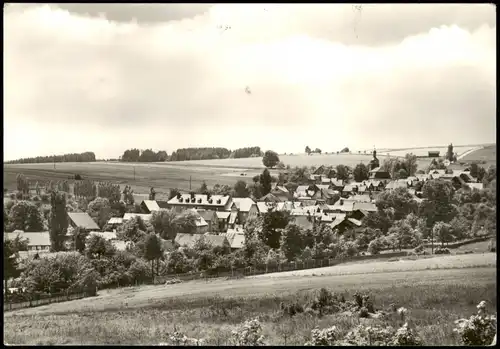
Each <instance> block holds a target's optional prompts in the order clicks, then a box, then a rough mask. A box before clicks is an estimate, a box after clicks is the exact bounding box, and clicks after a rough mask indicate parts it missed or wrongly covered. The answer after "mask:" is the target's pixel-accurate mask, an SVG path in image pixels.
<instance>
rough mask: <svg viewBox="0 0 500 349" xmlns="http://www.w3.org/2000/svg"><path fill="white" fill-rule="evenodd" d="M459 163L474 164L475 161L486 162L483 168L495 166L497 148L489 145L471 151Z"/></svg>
mask: <svg viewBox="0 0 500 349" xmlns="http://www.w3.org/2000/svg"><path fill="white" fill-rule="evenodd" d="M460 161H464V162H476V161H486V164H484V165H483V166H489V165H496V163H497V147H496V145H490V146H487V147H484V148H482V149H478V150H476V151H473V152H471V153H469V154H467V155H466V156H464V157H463V158H461V159H460Z"/></svg>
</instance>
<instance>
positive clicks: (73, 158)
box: [5, 151, 96, 164]
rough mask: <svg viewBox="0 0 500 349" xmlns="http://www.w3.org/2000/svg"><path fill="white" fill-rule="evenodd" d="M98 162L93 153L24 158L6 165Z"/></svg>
mask: <svg viewBox="0 0 500 349" xmlns="http://www.w3.org/2000/svg"><path fill="white" fill-rule="evenodd" d="M94 161H96V158H95V154H94V153H93V152H90V151H88V152H84V153H80V154H78V153H72V154H64V155H52V156H36V157H33V158H22V159H18V160H11V161H6V162H5V163H6V164H37V163H52V162H94Z"/></svg>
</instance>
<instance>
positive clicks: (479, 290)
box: [4, 280, 496, 345]
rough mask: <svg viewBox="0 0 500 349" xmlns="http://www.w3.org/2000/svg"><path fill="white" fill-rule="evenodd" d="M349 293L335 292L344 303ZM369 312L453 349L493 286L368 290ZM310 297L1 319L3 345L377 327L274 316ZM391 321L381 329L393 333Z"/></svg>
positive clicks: (279, 336)
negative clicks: (254, 328)
mask: <svg viewBox="0 0 500 349" xmlns="http://www.w3.org/2000/svg"><path fill="white" fill-rule="evenodd" d="M356 291H357V290H356V289H347V290H345V291H344V292H342V294H344V295H345V297H346V298H349V299H351V298H352V295H353V294H354V293H355V292H356ZM368 293H369V294H370V296H371V299H373V302H374V305H375V308H376V309H382V310H387V309H389V308H390V306H391V305H395V306H397V307H399V306H404V307H406V308H408V309H409V310H410V312H411V319H412V323H413V324H414V326H415V327H416V330H417V333H418V334H419V335H420V336H421V338H422V339H423V341H424V345H458V344H459V341H458V337H457V335H456V334H455V333H454V332H453V327H454V323H453V322H454V320H457V319H459V318H463V317H468V316H469V315H471V314H473V313H475V311H476V304H477V303H478V302H479V301H481V300H485V301H487V302H488V303H489V304H491V306H496V283H495V280H491V282H488V281H484V282H477V280H469V281H467V280H464V281H459V282H456V283H454V284H446V285H436V284H435V283H426V282H425V281H424V282H419V283H415V284H414V285H408V284H406V285H404V286H397V285H391V286H387V287H385V288H377V289H376V290H372V291H371V292H370V290H368ZM311 297H312V292H311V291H299V292H296V293H293V294H287V295H283V294H281V293H275V294H267V295H265V296H259V297H257V296H255V297H228V298H222V297H208V298H196V299H180V300H175V299H173V300H172V299H168V300H165V301H163V302H160V303H155V304H153V305H151V306H146V307H142V308H139V309H137V308H135V309H120V310H111V311H92V312H79V313H69V312H68V313H65V314H58V315H30V316H23V315H13V316H10V317H8V318H6V319H5V324H4V333H5V341H6V342H7V343H10V344H43V345H47V344H143V345H144V344H158V343H161V342H167V341H168V338H169V335H170V334H171V333H172V332H174V330H177V331H181V332H183V333H185V334H186V335H187V336H188V337H194V338H204V339H205V340H206V341H205V344H207V345H231V344H233V343H232V342H231V337H232V336H231V331H232V330H233V329H236V328H237V326H238V325H239V324H241V323H242V322H243V321H245V320H247V319H250V318H255V317H259V318H260V320H261V322H262V324H263V334H264V336H265V338H266V343H267V344H273V345H284V344H285V343H286V344H287V345H303V344H304V343H305V342H306V341H307V340H309V338H310V334H311V330H312V329H314V328H315V327H317V326H318V327H320V328H325V327H330V326H332V325H335V326H336V327H337V328H338V329H339V331H340V332H341V333H343V334H345V333H347V332H348V331H349V330H350V329H352V328H353V327H355V326H357V325H358V324H360V323H365V322H373V323H374V324H376V323H380V321H381V320H376V319H359V318H358V317H349V316H341V315H339V314H334V315H327V316H324V317H321V318H320V317H316V316H311V315H307V314H305V313H301V314H298V315H295V316H294V317H289V316H281V313H280V312H279V308H280V303H281V302H297V303H301V304H307V303H308V302H309V301H310V300H311ZM398 321H399V319H398V317H394V318H389V319H387V320H385V321H384V324H388V325H392V326H394V327H398V325H399V323H398Z"/></svg>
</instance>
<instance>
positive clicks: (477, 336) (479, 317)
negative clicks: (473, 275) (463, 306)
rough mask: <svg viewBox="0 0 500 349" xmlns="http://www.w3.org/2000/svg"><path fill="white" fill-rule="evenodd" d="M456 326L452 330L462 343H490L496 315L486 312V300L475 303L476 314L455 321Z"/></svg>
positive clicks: (494, 330) (494, 328)
mask: <svg viewBox="0 0 500 349" xmlns="http://www.w3.org/2000/svg"><path fill="white" fill-rule="evenodd" d="M455 324H456V325H457V327H456V328H455V329H454V330H453V331H454V332H456V333H457V334H458V336H459V338H460V341H461V342H462V344H464V345H490V344H491V343H492V341H493V338H494V337H495V335H496V327H497V318H496V315H493V314H491V315H489V314H488V313H487V312H486V302H485V301H481V302H480V303H479V304H478V305H477V314H476V315H472V316H471V317H470V318H468V319H459V320H456V321H455Z"/></svg>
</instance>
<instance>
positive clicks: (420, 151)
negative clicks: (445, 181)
mask: <svg viewBox="0 0 500 349" xmlns="http://www.w3.org/2000/svg"><path fill="white" fill-rule="evenodd" d="M479 148H482V146H479V145H470V146H453V151H454V152H456V153H458V156H460V154H463V153H465V152H467V151H470V150H473V149H479ZM429 151H439V155H440V156H443V155H445V154H446V152H447V151H448V146H442V147H427V148H413V149H400V150H399V149H398V150H382V151H379V152H377V153H379V154H380V155H387V154H389V155H391V156H405V155H406V154H407V153H413V154H414V155H416V156H427V155H428V152H429Z"/></svg>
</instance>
